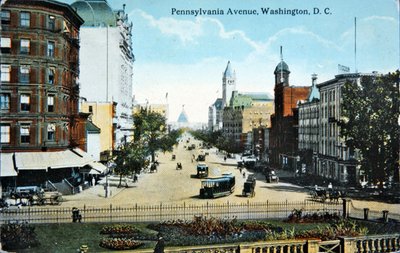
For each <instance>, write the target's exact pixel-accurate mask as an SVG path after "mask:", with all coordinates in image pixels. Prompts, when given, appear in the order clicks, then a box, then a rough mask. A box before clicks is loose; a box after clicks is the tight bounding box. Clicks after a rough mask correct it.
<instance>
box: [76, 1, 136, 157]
mask: <svg viewBox="0 0 400 253" xmlns="http://www.w3.org/2000/svg"><path fill="white" fill-rule="evenodd" d="M71 6H72V8H74V9H75V10H76V11H77V12H78V14H79V16H80V17H82V18H83V20H84V23H83V25H82V27H81V32H80V34H81V35H80V38H81V44H80V80H79V82H80V84H81V111H82V112H86V113H90V114H91V119H92V121H93V123H94V124H95V125H96V126H98V127H99V128H100V129H101V133H100V151H101V152H102V153H103V154H104V153H108V152H109V151H112V150H113V149H115V148H117V147H118V146H119V145H120V144H121V143H122V142H123V141H124V140H129V139H131V138H132V136H133V118H132V109H133V104H132V75H133V62H134V55H133V53H132V33H131V32H132V23H131V22H129V21H128V15H127V14H126V13H125V10H124V9H125V7H124V6H123V7H122V9H120V10H113V9H111V7H110V5H109V4H108V3H107V1H106V0H78V1H75V2H74V3H73V4H72V5H71ZM102 157H104V156H102Z"/></svg>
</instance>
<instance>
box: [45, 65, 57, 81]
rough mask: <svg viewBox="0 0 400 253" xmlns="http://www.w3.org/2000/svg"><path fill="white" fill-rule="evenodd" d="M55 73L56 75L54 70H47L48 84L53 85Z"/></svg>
mask: <svg viewBox="0 0 400 253" xmlns="http://www.w3.org/2000/svg"><path fill="white" fill-rule="evenodd" d="M55 73H56V70H55V69H54V68H48V69H47V79H48V80H49V84H54V76H55Z"/></svg>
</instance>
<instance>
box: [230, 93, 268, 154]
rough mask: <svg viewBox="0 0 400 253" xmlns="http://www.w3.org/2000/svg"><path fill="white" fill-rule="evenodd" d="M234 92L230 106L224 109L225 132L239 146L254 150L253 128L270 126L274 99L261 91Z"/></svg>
mask: <svg viewBox="0 0 400 253" xmlns="http://www.w3.org/2000/svg"><path fill="white" fill-rule="evenodd" d="M232 94H233V95H232V97H231V101H230V104H229V106H226V107H225V108H224V111H223V134H224V136H226V137H228V138H230V139H232V140H234V142H235V143H236V146H237V147H238V148H240V149H242V150H243V149H248V150H252V149H253V148H254V141H253V129H258V128H268V127H270V117H271V115H272V114H273V112H274V104H273V99H272V97H271V96H270V95H269V94H268V93H261V92H260V93H256V92H253V93H250V92H249V93H239V92H237V91H234V92H233V93H232ZM257 140H258V138H257ZM263 146H264V144H263Z"/></svg>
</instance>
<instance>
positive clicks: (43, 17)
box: [0, 0, 89, 184]
mask: <svg viewBox="0 0 400 253" xmlns="http://www.w3.org/2000/svg"><path fill="white" fill-rule="evenodd" d="M82 23H83V20H82V19H81V18H80V17H79V16H78V15H77V13H76V12H75V11H74V10H73V9H72V8H71V7H70V6H69V5H67V4H64V3H59V2H56V1H47V0H37V1H17V0H9V1H6V2H5V3H4V4H3V5H2V8H1V97H0V99H1V101H0V102H1V103H0V104H1V160H2V161H1V172H0V174H1V176H2V177H3V176H5V177H6V176H7V175H11V174H12V175H14V176H16V175H18V179H17V182H16V183H17V184H26V183H32V184H35V183H42V182H43V181H45V180H49V179H51V178H59V177H62V176H63V174H65V175H67V174H68V173H69V172H70V170H71V168H72V169H73V168H80V167H83V166H85V165H86V164H87V162H89V161H83V160H82V159H81V158H82V156H81V155H77V152H82V153H84V152H83V151H82V150H86V148H87V146H86V126H87V117H88V115H87V114H84V113H79V111H78V100H79V82H78V76H79V28H80V26H81V24H82ZM67 156H68V157H69V158H68V159H65V160H64V158H66V157H67ZM55 157H58V159H53V158H55ZM60 161H62V163H60ZM53 169H55V170H53ZM63 169H65V171H64V172H65V173H64V172H62V170H63ZM38 171H41V173H39V174H40V175H42V176H37V175H38V174H35V173H36V172H38ZM52 176H54V177H52ZM14 183H15V182H14Z"/></svg>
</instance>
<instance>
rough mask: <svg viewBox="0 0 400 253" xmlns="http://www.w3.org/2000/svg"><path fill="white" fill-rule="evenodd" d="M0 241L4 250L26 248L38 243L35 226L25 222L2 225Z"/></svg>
mask: <svg viewBox="0 0 400 253" xmlns="http://www.w3.org/2000/svg"><path fill="white" fill-rule="evenodd" d="M1 242H2V244H3V249H5V250H17V249H26V248H30V247H36V246H38V245H39V241H38V239H37V235H36V233H35V228H34V227H32V226H30V225H28V224H26V223H20V224H6V225H2V226H1Z"/></svg>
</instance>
